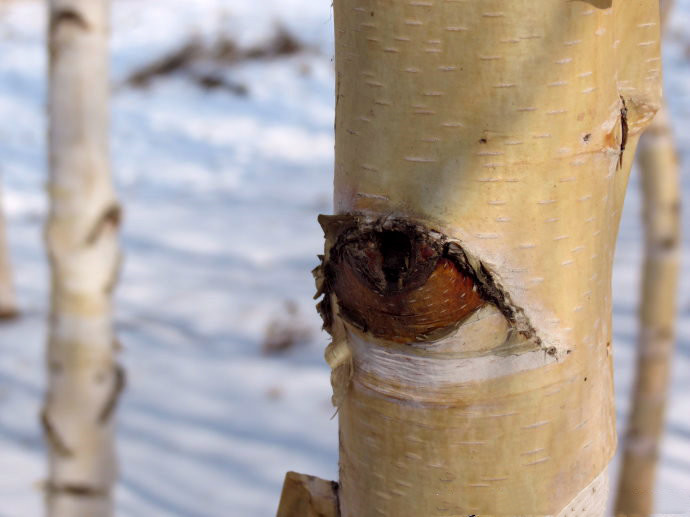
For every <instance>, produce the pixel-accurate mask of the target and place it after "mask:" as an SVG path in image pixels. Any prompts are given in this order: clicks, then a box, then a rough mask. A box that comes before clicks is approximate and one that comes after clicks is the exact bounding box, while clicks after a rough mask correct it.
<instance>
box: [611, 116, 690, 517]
mask: <svg viewBox="0 0 690 517" xmlns="http://www.w3.org/2000/svg"><path fill="white" fill-rule="evenodd" d="M638 163H639V165H640V174H641V178H642V195H643V199H644V226H645V260H644V269H643V275H642V292H641V304H640V335H639V341H638V346H637V375H636V380H635V390H634V395H633V400H632V408H631V414H630V420H629V422H628V427H627V431H626V438H625V442H624V447H625V452H624V456H623V466H622V470H621V477H620V481H619V485H618V495H617V500H616V513H617V514H623V515H650V514H651V513H652V510H653V505H654V480H655V474H656V465H657V459H658V455H659V442H660V440H661V436H662V434H663V430H664V413H665V408H666V398H667V391H668V384H669V375H670V370H671V358H672V356H673V342H674V322H675V314H676V290H677V285H678V268H679V259H680V247H679V242H680V192H679V185H678V184H679V177H678V163H677V158H676V152H675V145H674V143H673V137H672V135H671V128H670V125H669V119H668V112H667V110H665V109H664V110H662V111H661V112H660V113H659V114H658V115H657V116H656V118H655V119H654V121H653V122H652V125H651V127H650V128H649V130H648V131H647V133H646V134H645V135H644V137H643V139H642V140H641V142H640V151H639V153H638Z"/></svg>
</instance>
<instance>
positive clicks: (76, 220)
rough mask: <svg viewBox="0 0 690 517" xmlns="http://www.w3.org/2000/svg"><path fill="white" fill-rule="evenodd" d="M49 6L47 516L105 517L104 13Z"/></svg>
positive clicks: (108, 361)
mask: <svg viewBox="0 0 690 517" xmlns="http://www.w3.org/2000/svg"><path fill="white" fill-rule="evenodd" d="M49 5H50V27H49V46H48V50H49V54H50V70H49V75H50V82H49V94H48V114H49V134H48V143H49V167H50V177H49V183H48V190H49V195H50V214H49V218H48V222H47V225H46V234H45V235H46V244H47V248H48V255H49V258H50V265H51V271H52V294H51V315H50V326H49V337H48V349H47V367H48V382H47V384H48V385H47V392H46V399H45V406H44V409H43V412H42V415H41V417H42V422H43V426H44V434H45V438H46V442H47V444H48V454H49V478H48V483H47V514H48V515H49V516H52V517H82V516H83V517H86V516H89V517H102V516H109V515H112V487H113V484H114V482H115V478H116V470H117V469H116V460H115V450H114V439H113V438H114V436H113V435H114V409H115V405H116V402H117V398H118V395H119V393H120V391H121V389H122V386H123V381H124V377H123V373H122V370H121V369H120V368H119V367H118V366H117V364H116V363H115V352H116V348H117V347H116V339H115V335H114V332H113V324H112V318H111V293H112V290H113V287H114V284H115V282H116V276H117V270H118V264H119V261H120V255H119V250H118V242H117V228H118V227H119V224H120V207H119V205H118V203H117V200H116V197H115V193H114V189H113V185H112V181H111V177H110V167H109V151H108V118H109V117H108V97H109V79H108V9H109V3H108V2H107V0H51V1H50V4H49Z"/></svg>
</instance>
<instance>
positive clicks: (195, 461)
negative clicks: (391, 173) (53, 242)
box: [0, 0, 690, 517]
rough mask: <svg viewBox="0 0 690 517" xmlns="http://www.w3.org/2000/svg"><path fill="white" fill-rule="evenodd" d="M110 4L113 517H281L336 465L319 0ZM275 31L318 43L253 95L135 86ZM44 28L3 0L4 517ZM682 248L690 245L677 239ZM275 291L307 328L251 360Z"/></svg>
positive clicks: (19, 383)
mask: <svg viewBox="0 0 690 517" xmlns="http://www.w3.org/2000/svg"><path fill="white" fill-rule="evenodd" d="M113 3H114V12H113V44H112V52H113V54H112V63H113V64H112V69H113V92H114V96H113V105H112V109H113V137H112V150H113V159H114V173H115V176H116V182H117V185H118V188H119V192H120V194H121V197H122V200H123V201H124V203H125V205H126V220H125V226H124V235H123V245H124V248H125V250H126V263H125V267H124V271H123V275H122V278H121V282H120V287H119V289H118V292H117V302H118V307H117V315H116V320H117V326H118V329H119V334H120V337H121V341H122V343H123V345H124V350H123V353H122V361H123V362H124V364H125V365H126V368H127V370H128V380H129V385H128V389H127V392H126V394H125V397H124V399H123V401H122V405H121V407H120V413H119V432H120V440H119V449H120V457H121V463H122V482H121V484H120V488H119V490H118V493H117V502H118V515H119V516H120V517H158V516H161V517H165V516H179V517H263V516H271V515H274V514H275V509H276V506H277V502H278V498H279V493H280V488H281V483H282V478H283V475H284V473H285V471H287V470H298V471H301V472H307V473H310V474H315V475H319V476H322V477H325V478H330V479H333V478H335V477H336V476H337V465H336V462H337V450H336V449H337V447H336V443H337V426H336V422H335V420H332V419H331V417H332V416H333V409H332V407H331V405H330V400H329V399H330V385H329V374H328V369H327V367H326V365H325V364H324V362H323V360H322V350H323V347H324V346H325V344H326V337H325V336H324V335H322V334H321V333H320V332H319V327H320V321H319V320H318V318H317V316H316V314H315V311H314V310H313V303H314V302H313V300H312V299H311V296H312V294H313V282H312V278H311V275H310V269H311V268H312V267H313V266H314V265H315V263H316V254H317V253H319V252H320V251H321V249H322V234H321V230H320V228H319V227H318V225H317V223H316V214H317V213H319V212H322V213H327V212H329V211H330V198H331V188H332V186H331V185H332V180H331V178H332V147H333V135H332V130H333V72H332V62H331V61H332V60H331V57H332V50H331V46H332V36H331V30H332V19H331V11H330V2H328V1H325V0H323V1H318V2H317V1H315V0H260V1H256V0H254V1H251V0H194V1H193V2H190V1H188V0H158V1H148V2H142V1H141V0H114V2H113ZM278 24H280V25H282V26H284V27H287V29H288V30H290V31H291V32H292V33H294V34H295V35H297V36H298V37H299V38H300V39H301V40H302V41H303V42H305V43H306V44H307V45H308V46H309V47H310V49H309V50H308V51H307V52H304V53H301V54H297V55H294V56H289V57H285V58H281V59H276V60H259V61H248V62H245V63H242V64H238V65H235V66H233V67H231V68H228V69H227V72H226V74H227V78H228V80H231V81H232V82H234V83H237V84H242V85H244V86H245V87H246V88H247V90H248V93H247V95H244V96H242V95H235V94H231V93H228V92H225V91H220V90H213V91H207V90H204V89H202V88H200V87H198V86H197V85H195V84H194V83H193V82H192V81H190V80H188V79H186V78H184V77H179V76H171V77H165V78H161V79H159V80H157V81H154V82H153V83H152V84H151V85H150V86H149V87H148V88H147V89H134V88H131V87H129V86H127V85H126V84H125V79H126V78H127V77H128V75H129V74H130V73H131V72H132V71H133V70H134V69H136V68H138V67H140V66H142V65H144V64H146V63H149V62H150V61H152V60H154V59H156V58H158V57H160V56H161V55H164V54H165V53H167V52H169V51H171V50H173V49H175V48H178V47H180V45H182V44H183V43H184V42H185V41H188V40H189V39H190V38H194V37H196V38H200V39H201V40H203V41H207V42H208V41H212V40H213V39H214V38H215V37H217V36H218V35H219V34H226V35H230V36H231V37H232V38H233V39H235V40H236V41H237V42H238V43H239V44H240V45H241V46H243V47H249V46H252V45H255V44H258V43H260V42H261V41H263V40H266V39H267V38H269V37H270V36H271V35H272V34H273V33H274V32H275V27H276V26H277V25H278ZM689 24H690V0H680V1H679V2H678V5H677V8H676V11H675V14H674V16H673V20H672V23H671V27H670V32H669V38H668V40H669V44H668V46H667V49H666V55H665V57H666V59H667V61H666V64H667V67H668V68H667V73H666V81H667V94H668V98H669V101H670V104H671V107H672V112H673V115H674V117H675V125H676V128H677V131H676V134H677V138H678V143H679V145H680V150H681V155H682V158H683V163H690V134H688V133H686V132H684V131H683V129H684V128H687V127H690V99H688V96H687V94H688V92H689V91H690V68H688V66H687V61H688V57H687V55H686V54H687V50H686V48H687V46H688V44H690V40H689V39H688V38H687V37H686V36H685V34H684V31H685V30H686V27H687V26H688V25H689ZM44 25H45V13H44V9H43V3H42V2H39V1H31V0H23V1H19V0H17V1H14V2H12V1H0V174H1V175H2V185H3V188H4V198H3V199H4V204H5V210H6V212H7V215H8V218H9V233H10V240H11V245H12V252H13V260H14V266H15V276H16V280H17V284H18V288H19V293H20V297H21V305H22V310H23V317H22V319H20V320H18V321H17V322H14V323H11V324H7V325H4V326H2V327H0V347H1V348H0V517H35V516H39V515H41V503H42V501H41V493H40V490H39V484H40V481H41V479H42V476H43V468H44V467H43V445H42V443H41V438H40V432H39V426H38V420H37V413H38V408H39V405H40V401H41V396H42V385H43V363H42V348H43V345H44V336H45V319H46V310H47V286H48V283H47V270H46V264H45V260H44V256H43V250H42V241H41V232H42V221H43V217H44V214H45V192H44V188H43V183H44V179H45V165H44V163H45V151H44V124H45V121H44V100H43V99H44V89H45V82H44V71H45V56H44V47H43V45H44V41H43V36H44ZM685 176H686V177H685V178H684V190H683V192H684V200H683V201H684V204H685V206H686V207H688V206H690V181H688V178H687V175H685ZM638 198H639V193H638V189H637V181H636V178H635V177H633V180H632V184H631V189H630V192H629V197H628V201H627V204H626V209H625V212H624V215H623V222H622V227H621V235H620V242H619V248H618V253H617V257H616V266H615V277H614V293H615V300H616V302H615V313H614V331H615V367H616V389H617V401H618V408H619V416H620V417H621V418H620V424H622V423H623V420H624V418H625V414H626V411H627V403H628V391H629V387H630V383H631V380H632V379H631V378H632V374H633V366H634V340H635V333H636V305H637V292H638V283H639V280H638V275H639V260H640V235H641V228H640V225H639V210H640V204H639V200H638ZM686 213H687V210H686ZM685 221H686V222H688V223H690V218H688V217H685ZM688 226H690V224H688ZM683 245H684V255H685V256H686V257H690V240H689V239H688V235H687V233H686V237H685V239H684V240H683ZM683 273H684V275H683V281H682V283H681V286H680V293H681V295H680V303H679V314H680V322H679V329H678V354H677V358H676V360H675V363H674V367H675V376H674V380H673V394H672V397H671V401H670V415H669V428H668V432H667V435H666V440H665V445H664V450H663V454H662V467H661V472H660V480H659V488H658V511H659V512H661V513H666V514H690V375H689V373H690V263H688V261H687V260H686V261H685V263H684V267H683ZM287 303H294V304H296V306H297V308H298V315H297V318H298V320H299V321H300V325H302V326H304V327H306V328H307V329H309V331H310V334H311V339H309V340H308V342H305V343H301V344H298V345H296V346H295V347H293V348H292V349H290V350H289V351H288V352H287V353H285V354H283V355H275V356H265V355H262V353H261V349H262V343H263V341H264V336H265V333H266V331H267V328H268V327H269V326H270V324H271V322H272V321H274V320H276V318H278V319H280V318H284V317H285V314H286V309H285V306H286V304H287Z"/></svg>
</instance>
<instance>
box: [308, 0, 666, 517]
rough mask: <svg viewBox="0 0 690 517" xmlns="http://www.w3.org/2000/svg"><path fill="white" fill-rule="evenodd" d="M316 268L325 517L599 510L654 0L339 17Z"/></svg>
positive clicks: (647, 112)
mask: <svg viewBox="0 0 690 517" xmlns="http://www.w3.org/2000/svg"><path fill="white" fill-rule="evenodd" d="M334 12H335V15H334V20H335V36H336V99H337V101H336V151H335V154H336V157H335V209H336V215H335V216H329V217H322V218H321V222H322V225H323V227H324V230H325V234H326V251H325V255H324V257H323V261H322V265H321V266H320V267H319V268H317V270H316V277H317V285H318V288H319V293H320V294H323V296H324V298H323V300H322V302H321V304H320V309H321V312H322V315H323V317H324V322H325V326H326V328H327V330H329V331H330V332H331V334H332V336H333V342H332V344H331V345H330V346H329V348H328V349H327V351H326V358H327V360H328V362H329V364H330V365H331V366H332V368H333V375H332V383H333V387H334V402H335V403H336V405H337V406H338V415H339V424H340V480H339V481H340V485H339V509H340V513H341V515H342V516H343V517H370V516H371V517H374V516H377V517H378V516H396V517H420V516H425V517H427V516H428V517H432V516H456V515H473V514H476V515H487V514H488V515H570V514H571V512H573V511H577V512H578V515H603V512H604V508H605V503H606V493H607V482H606V479H607V478H606V469H607V465H608V463H609V460H610V458H611V456H612V454H613V451H614V448H615V441H616V440H615V426H614V399H613V385H612V371H611V291H610V285H611V269H612V258H613V253H614V247H615V240H616V235H617V231H618V223H619V219H620V214H621V209H622V203H623V197H624V193H625V188H626V184H627V179H628V172H629V169H630V165H631V163H632V159H633V154H634V150H635V147H636V144H637V141H638V138H639V136H640V133H641V132H642V130H643V128H644V127H645V126H646V125H647V124H648V123H649V121H650V120H651V119H652V117H653V116H654V113H655V112H656V110H657V109H658V106H659V102H660V101H659V99H660V80H659V79H660V70H659V68H660V62H659V18H658V17H659V5H658V2H657V1H655V0H638V1H634V2H630V1H623V0H613V1H610V0H608V1H607V0H589V1H585V0H574V1H556V2H554V1H552V0H515V1H511V2H506V1H504V0H487V1H482V2H479V1H474V0H410V1H401V2H393V1H390V0H356V1H346V0H336V1H335V2H334Z"/></svg>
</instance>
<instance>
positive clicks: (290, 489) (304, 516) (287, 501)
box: [276, 472, 340, 517]
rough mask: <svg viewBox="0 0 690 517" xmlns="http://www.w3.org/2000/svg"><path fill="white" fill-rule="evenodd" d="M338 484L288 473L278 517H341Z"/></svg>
mask: <svg viewBox="0 0 690 517" xmlns="http://www.w3.org/2000/svg"><path fill="white" fill-rule="evenodd" d="M337 491H338V483H336V482H334V481H326V480H323V479H319V478H317V477H314V476H308V475H306V474H298V473H297V472H288V473H287V474H286V475H285V483H284V484H283V493H282V495H281V496H280V506H279V507H278V514H277V515H276V517H339V516H340V512H339V511H338V492H337Z"/></svg>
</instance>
